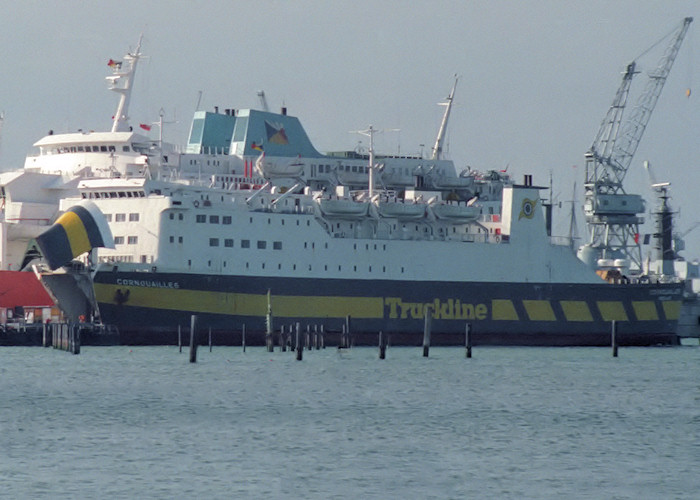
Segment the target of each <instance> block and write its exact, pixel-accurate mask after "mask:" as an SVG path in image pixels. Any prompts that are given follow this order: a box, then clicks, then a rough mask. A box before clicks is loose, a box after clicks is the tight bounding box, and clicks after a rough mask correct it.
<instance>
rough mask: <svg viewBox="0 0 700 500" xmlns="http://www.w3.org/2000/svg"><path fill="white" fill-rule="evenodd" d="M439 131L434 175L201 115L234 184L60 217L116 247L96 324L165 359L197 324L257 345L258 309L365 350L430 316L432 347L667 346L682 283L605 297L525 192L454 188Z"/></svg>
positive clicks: (197, 183)
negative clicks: (94, 226) (92, 229)
mask: <svg viewBox="0 0 700 500" xmlns="http://www.w3.org/2000/svg"><path fill="white" fill-rule="evenodd" d="M453 95H454V89H453V92H452V93H451V94H450V102H451V99H452V97H453ZM447 109H448V111H447V112H446V115H445V122H446V117H447V113H449V106H448V108H447ZM441 131H442V132H441V133H440V134H439V135H438V140H437V141H436V147H435V148H434V151H435V154H434V155H433V156H432V157H431V158H422V157H392V156H381V155H375V154H374V151H373V147H372V146H370V151H369V155H367V156H364V155H359V154H357V153H354V152H342V153H333V154H325V155H324V154H321V153H319V152H318V151H317V150H316V149H315V148H314V147H313V146H312V145H311V143H310V141H309V139H308V136H307V135H306V133H305V132H304V129H303V128H302V127H301V124H300V122H299V120H298V119H297V118H295V117H292V116H289V115H288V114H287V113H286V110H283V112H281V113H270V112H266V111H258V110H253V109H242V110H237V111H234V110H226V112H225V113H224V114H219V113H206V112H199V113H198V114H197V115H196V116H195V121H194V124H193V127H192V133H191V135H190V143H189V145H188V148H190V150H191V151H193V152H197V148H202V147H206V146H211V147H216V148H218V147H224V146H225V147H227V148H228V156H230V157H231V161H230V163H229V165H230V168H229V169H228V170H222V171H220V172H219V173H213V174H209V175H204V174H202V175H200V176H198V177H193V176H190V177H189V178H188V177H186V176H183V175H181V174H180V173H179V172H176V171H173V170H172V169H168V168H161V169H159V170H158V172H157V175H156V174H155V173H154V172H151V174H150V176H141V177H139V176H132V177H129V178H126V177H121V178H94V179H90V178H84V179H81V180H80V181H79V183H78V186H77V188H78V191H79V193H80V196H79V197H76V198H69V199H64V200H62V202H61V208H62V210H64V211H65V210H68V209H69V208H70V207H72V206H74V205H76V204H78V203H80V202H81V201H85V200H89V201H90V202H93V203H94V204H95V205H96V206H97V207H99V209H100V210H101V212H102V213H103V214H104V215H105V217H106V220H107V221H108V222H109V226H110V228H111V232H112V234H113V236H114V242H115V248H114V249H103V248H99V249H95V250H94V251H93V253H92V263H93V264H94V271H92V278H93V283H94V298H95V307H96V309H97V310H98V312H99V315H100V317H101V319H102V320H103V321H104V322H105V323H108V324H111V325H115V326H116V327H117V328H118V329H119V332H120V335H121V339H122V342H124V343H135V344H143V343H175V342H176V341H177V332H178V329H179V328H180V327H185V326H187V325H188V324H189V321H190V316H191V315H193V314H196V315H197V316H198V318H199V324H200V325H201V327H202V328H210V329H211V330H212V335H213V336H214V339H215V341H216V342H226V343H238V342H240V336H241V331H242V329H243V328H244V325H245V328H246V331H247V332H248V333H247V334H248V337H247V338H248V341H249V342H254V341H256V340H257V341H259V342H262V340H263V339H264V334H265V330H266V316H267V314H268V311H269V309H271V311H272V315H273V317H274V325H275V327H274V330H275V331H279V326H281V325H291V324H295V323H299V324H300V325H301V326H302V328H307V327H308V328H311V327H314V328H316V327H323V328H324V329H325V331H326V332H339V331H340V330H341V328H342V327H343V325H345V324H346V322H347V318H348V317H349V318H352V328H351V331H352V334H353V335H354V337H355V339H356V342H358V343H363V342H366V343H374V342H376V336H377V334H378V332H379V331H383V332H384V333H386V334H390V335H392V342H395V343H413V342H419V339H420V337H421V336H422V331H423V325H424V321H425V316H426V314H430V315H431V317H432V325H433V332H434V333H433V339H434V342H436V343H446V344H454V343H462V342H463V341H464V332H465V328H466V327H467V325H470V327H471V329H472V335H473V339H474V341H475V342H476V343H491V344H531V345H532V344H535V345H603V344H609V342H610V330H611V323H612V322H613V321H615V322H616V323H617V329H618V330H617V335H618V341H619V342H620V343H622V344H636V345H650V344H657V343H667V344H670V343H676V342H677V337H676V334H675V329H676V325H677V320H678V316H679V310H680V306H681V300H682V297H681V294H682V285H681V284H678V283H668V284H660V283H649V282H646V283H640V282H635V283H632V282H630V281H629V280H626V279H624V278H623V279H620V280H618V281H617V282H615V283H609V282H606V281H604V280H602V279H601V278H600V277H599V276H598V274H596V273H595V272H594V271H592V270H590V269H589V268H588V267H587V266H586V265H585V264H583V263H582V262H581V261H580V260H578V259H577V258H576V256H575V255H574V254H573V252H572V251H571V249H570V247H569V245H564V244H561V245H560V244H556V242H555V241H552V238H551V237H550V235H548V234H547V230H546V224H545V214H544V211H545V207H544V206H543V202H542V199H541V198H540V195H539V192H540V190H541V188H539V187H537V186H534V185H533V183H532V179H531V177H530V176H526V177H525V181H524V182H523V183H522V184H516V183H514V182H513V181H512V180H511V179H510V178H509V177H508V176H506V175H504V174H501V173H498V172H489V173H487V174H479V173H476V172H470V171H466V172H462V173H458V172H457V171H456V169H455V167H454V164H453V163H452V162H451V161H447V160H444V159H441V158H440V154H439V152H440V151H441V149H442V147H441V146H442V139H443V137H444V135H443V133H444V127H441ZM370 144H371V141H370ZM263 151H264V153H262V152H263ZM265 162H267V165H281V166H282V167H280V168H277V169H273V170H274V172H271V171H270V170H269V168H267V167H264V165H265ZM291 162H295V163H296V164H297V167H298V170H297V169H296V167H295V169H292V168H288V166H289V165H291ZM285 172H287V174H286V175H285ZM258 175H260V176H262V177H263V181H262V182H264V184H263V185H259V182H258V181H257V180H256V176H258ZM63 224H64V225H66V223H65V222H64V223H63ZM78 225H79V224H78ZM83 231H85V229H83ZM65 233H66V234H67V235H68V236H70V235H71V234H77V233H80V231H78V230H76V228H75V227H72V226H71V227H66V230H65ZM69 239H70V238H69ZM268 297H269V299H268Z"/></svg>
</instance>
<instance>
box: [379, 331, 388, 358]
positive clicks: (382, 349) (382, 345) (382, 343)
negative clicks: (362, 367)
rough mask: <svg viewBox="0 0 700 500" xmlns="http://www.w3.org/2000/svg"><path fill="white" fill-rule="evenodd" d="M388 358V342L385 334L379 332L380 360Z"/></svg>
mask: <svg viewBox="0 0 700 500" xmlns="http://www.w3.org/2000/svg"><path fill="white" fill-rule="evenodd" d="M385 358H386V342H385V341H384V332H382V331H381V330H379V359H385Z"/></svg>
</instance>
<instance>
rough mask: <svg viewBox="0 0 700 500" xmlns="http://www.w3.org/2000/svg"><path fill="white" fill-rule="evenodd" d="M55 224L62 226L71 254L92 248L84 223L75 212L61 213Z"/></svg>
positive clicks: (75, 254)
mask: <svg viewBox="0 0 700 500" xmlns="http://www.w3.org/2000/svg"><path fill="white" fill-rule="evenodd" d="M56 224H60V225H61V226H63V229H64V230H65V231H66V236H67V237H68V242H69V243H70V249H71V252H72V253H73V256H74V257H75V256H78V255H80V254H82V253H83V252H87V251H89V250H90V249H91V248H92V245H90V239H89V238H88V234H87V231H86V230H85V224H83V221H82V220H81V219H80V217H79V216H78V214H76V213H75V212H66V213H64V214H63V215H61V216H60V217H59V218H58V220H57V221H56Z"/></svg>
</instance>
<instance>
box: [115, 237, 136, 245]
mask: <svg viewBox="0 0 700 500" xmlns="http://www.w3.org/2000/svg"><path fill="white" fill-rule="evenodd" d="M126 241H127V244H129V245H136V244H137V243H138V242H139V237H138V236H128V237H127V239H126ZM114 244H115V245H123V244H124V236H115V237H114Z"/></svg>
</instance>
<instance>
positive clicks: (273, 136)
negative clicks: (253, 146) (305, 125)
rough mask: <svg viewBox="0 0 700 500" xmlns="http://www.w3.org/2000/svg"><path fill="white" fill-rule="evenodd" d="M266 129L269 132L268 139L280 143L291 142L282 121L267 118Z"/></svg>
mask: <svg viewBox="0 0 700 500" xmlns="http://www.w3.org/2000/svg"><path fill="white" fill-rule="evenodd" d="M265 131H266V132H267V140H268V141H270V142H271V143H273V144H280V145H285V144H289V138H288V137H287V132H285V131H284V125H282V124H281V123H273V122H269V121H267V120H265Z"/></svg>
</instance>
